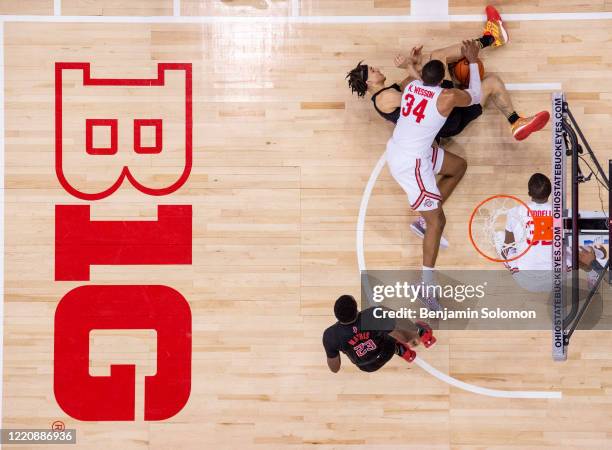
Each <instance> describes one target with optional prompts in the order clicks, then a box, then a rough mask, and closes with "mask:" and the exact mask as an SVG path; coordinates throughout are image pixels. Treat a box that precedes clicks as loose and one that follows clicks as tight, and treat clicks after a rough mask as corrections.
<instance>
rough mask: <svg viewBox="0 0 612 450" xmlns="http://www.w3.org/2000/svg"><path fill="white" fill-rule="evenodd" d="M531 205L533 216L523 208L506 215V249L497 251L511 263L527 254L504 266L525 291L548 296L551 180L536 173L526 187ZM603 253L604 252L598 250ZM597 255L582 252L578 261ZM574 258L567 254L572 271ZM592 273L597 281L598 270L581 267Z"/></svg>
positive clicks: (549, 280)
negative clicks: (546, 293)
mask: <svg viewBox="0 0 612 450" xmlns="http://www.w3.org/2000/svg"><path fill="white" fill-rule="evenodd" d="M527 188H528V193H529V197H530V201H529V202H528V203H527V206H528V207H529V210H530V211H531V214H529V212H528V211H527V209H526V208H525V207H524V206H522V205H520V206H517V207H515V208H512V209H511V210H510V211H508V213H507V214H506V231H505V234H506V235H505V239H504V242H505V248H504V249H503V250H502V249H501V248H500V249H498V253H499V254H500V256H501V257H502V258H504V259H512V258H513V257H516V255H520V254H521V253H523V252H525V250H527V248H528V247H529V246H530V245H531V248H529V250H527V252H526V253H525V254H524V255H523V256H521V257H520V258H518V259H515V260H513V261H508V262H506V263H504V265H505V266H506V268H507V269H508V270H510V272H512V276H513V278H514V279H515V281H516V282H517V283H518V285H519V286H521V287H522V288H523V289H525V290H527V291H530V292H549V291H550V289H551V286H552V284H551V281H552V280H551V277H552V272H551V267H552V248H553V246H552V243H553V241H552V240H553V231H552V230H553V217H552V205H551V203H550V200H549V198H550V193H551V184H550V179H549V178H548V177H547V176H546V175H544V174H541V173H534V174H533V175H532V176H531V178H529V182H528V184H527ZM595 248H596V250H597V251H599V252H603V256H602V257H601V258H605V256H606V254H605V249H604V248H603V247H601V248H598V247H595ZM591 252H595V250H594V249H593V248H590V247H589V248H581V249H580V255H579V258H580V260H581V262H582V261H583V260H585V259H588V255H589V254H590V253H591ZM571 264H572V261H571V255H570V254H569V252H568V255H567V261H566V265H567V267H568V268H570V270H571ZM582 268H583V269H585V270H586V271H587V272H589V281H590V280H591V278H593V277H595V278H596V277H597V270H596V269H595V268H591V267H590V264H589V268H588V269H587V268H586V267H582Z"/></svg>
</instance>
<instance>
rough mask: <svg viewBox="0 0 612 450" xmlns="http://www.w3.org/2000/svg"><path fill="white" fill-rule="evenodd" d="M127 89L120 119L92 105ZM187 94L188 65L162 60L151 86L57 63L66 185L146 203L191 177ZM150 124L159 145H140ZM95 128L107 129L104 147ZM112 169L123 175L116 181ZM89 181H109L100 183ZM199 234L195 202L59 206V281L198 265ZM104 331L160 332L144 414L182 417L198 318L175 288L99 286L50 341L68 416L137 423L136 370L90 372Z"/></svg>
mask: <svg viewBox="0 0 612 450" xmlns="http://www.w3.org/2000/svg"><path fill="white" fill-rule="evenodd" d="M68 79H69V81H68ZM126 86H129V87H130V90H131V91H130V95H131V96H133V98H132V97H130V99H131V100H133V101H132V102H130V103H125V101H123V103H121V105H122V109H121V113H120V114H117V115H116V117H108V116H106V115H105V112H104V111H107V110H108V108H107V109H106V110H105V109H104V108H98V105H97V103H96V99H98V100H99V99H100V98H106V97H108V96H120V95H121V93H120V92H119V91H117V89H118V88H119V87H122V88H125V87H126ZM177 87H178V89H177ZM69 90H70V92H67V91H69ZM119 98H121V97H119ZM156 98H161V99H162V100H164V102H162V103H161V104H160V105H157V108H156V107H155V106H154V105H153V106H152V100H151V99H156ZM191 98H192V92H191V64H159V65H158V75H157V78H153V79H131V78H130V79H115V78H113V79H106V78H92V77H91V74H90V67H89V64H88V63H57V64H56V67H55V102H56V103H55V126H56V127H55V154H56V167H55V169H56V173H57V177H58V180H59V182H60V184H61V185H62V186H63V187H64V189H65V190H66V191H67V192H69V193H70V194H72V195H74V196H75V197H78V198H80V199H84V200H99V199H102V198H105V197H108V196H110V195H112V194H113V193H114V192H115V191H117V189H119V187H120V186H122V184H124V181H125V180H126V179H127V180H128V181H129V183H130V184H131V186H133V187H134V188H136V189H137V190H138V191H140V192H142V193H145V194H148V195H156V196H160V195H167V194H170V193H172V192H175V191H176V190H178V189H179V188H180V187H181V186H182V185H183V184H184V183H185V182H186V181H187V178H188V177H189V173H190V170H191V164H192V154H191V152H192V143H191V139H192V135H191V133H192V103H191ZM147 102H148V103H147ZM132 103H133V104H132ZM177 105H179V106H177ZM98 109H99V111H98ZM83 111H85V112H86V114H87V117H83ZM151 111H153V116H152V113H151ZM147 128H150V129H149V130H148V131H150V133H149V134H150V135H151V136H152V142H143V141H144V139H143V134H144V133H145V132H146V129H147ZM99 131H102V132H106V136H105V137H106V139H104V136H103V139H102V140H101V141H102V142H101V141H100V139H99V137H100V133H99ZM121 136H124V137H125V136H128V138H127V139H123V142H125V141H127V142H130V143H133V145H131V146H130V147H131V148H121V147H120V146H119V142H120V141H121V139H120V137H121ZM100 158H102V162H100V161H101V160H100ZM134 158H136V159H137V162H138V158H149V159H148V160H147V161H148V162H150V164H134V167H132V166H131V164H130V162H134ZM170 160H171V161H172V164H164V161H170ZM176 161H182V163H181V167H180V169H179V171H178V172H177V173H176V174H175V175H174V176H169V175H168V174H167V173H166V172H164V173H163V177H158V178H159V179H160V180H159V181H156V182H157V183H158V184H157V185H155V184H154V183H155V182H150V183H153V185H145V184H144V183H143V182H141V181H139V176H140V175H142V176H143V178H144V176H146V175H150V173H147V172H146V171H144V172H143V173H142V174H140V175H139V171H143V170H144V169H143V167H148V168H149V169H150V167H161V166H164V167H167V166H171V167H174V166H176ZM109 165H111V166H115V167H117V171H116V172H115V173H114V174H113V173H111V172H110V171H108V170H107V168H108V166H109ZM90 174H95V175H96V176H99V177H100V178H104V177H107V178H106V179H104V180H99V179H95V181H94V182H92V181H91V180H90V179H89V178H88V175H90ZM156 180H157V178H156ZM125 186H126V188H127V187H128V186H129V185H128V184H125ZM192 236H193V234H192V210H191V205H159V206H158V217H157V220H155V221H151V220H148V221H93V220H91V218H90V206H89V205H57V206H56V214H55V280H56V281H89V280H90V267H91V266H92V265H101V264H104V265H126V264H130V265H134V264H148V265H151V264H191V262H192ZM105 329H151V330H155V331H156V333H157V373H156V374H155V375H154V376H147V377H146V378H145V414H144V417H145V420H163V419H167V418H169V417H172V416H173V415H175V414H176V413H178V412H179V411H180V410H181V409H182V408H183V407H184V406H185V404H186V402H187V400H188V398H189V392H190V389H191V310H190V308H189V304H188V303H187V301H186V300H185V298H184V297H183V296H182V295H181V294H180V293H179V292H177V291H176V290H174V289H172V288H170V287H168V286H163V285H152V286H150V285H110V286H109V285H95V284H94V285H87V286H81V287H77V288H76V289H73V290H72V291H70V292H68V293H67V294H66V295H65V296H64V297H63V298H62V300H61V301H60V303H59V304H58V307H57V310H56V313H55V333H54V340H55V342H54V349H55V350H54V392H55V397H56V399H57V402H58V404H59V405H60V406H61V408H62V409H63V410H64V411H65V412H66V413H67V414H68V415H70V416H71V417H73V418H75V419H79V420H90V421H97V420H134V417H135V411H134V409H135V382H136V381H135V366H134V365H123V364H122V365H112V366H111V371H110V376H107V377H105V376H91V375H90V374H89V334H90V332H91V331H92V330H105Z"/></svg>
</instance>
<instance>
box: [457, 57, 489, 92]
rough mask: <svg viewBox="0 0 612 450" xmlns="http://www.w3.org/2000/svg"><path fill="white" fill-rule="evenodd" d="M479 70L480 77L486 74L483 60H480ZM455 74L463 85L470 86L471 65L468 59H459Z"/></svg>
mask: <svg viewBox="0 0 612 450" xmlns="http://www.w3.org/2000/svg"><path fill="white" fill-rule="evenodd" d="M478 71H479V72H480V79H481V80H482V77H483V76H484V64H482V61H481V60H480V59H479V60H478ZM453 75H454V76H455V79H456V80H457V82H459V83H460V84H461V85H462V86H466V87H469V84H470V65H469V64H468V62H467V59H465V58H463V59H460V60H459V61H457V64H455V67H454V68H453Z"/></svg>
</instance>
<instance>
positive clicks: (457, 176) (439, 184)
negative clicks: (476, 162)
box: [410, 147, 467, 248]
mask: <svg viewBox="0 0 612 450" xmlns="http://www.w3.org/2000/svg"><path fill="white" fill-rule="evenodd" d="M430 164H431V168H430V170H432V173H429V172H426V173H425V174H424V175H423V177H422V181H421V182H420V184H419V186H420V185H421V184H422V185H424V186H426V188H427V189H428V191H429V192H432V193H434V194H435V195H436V196H439V197H441V198H440V200H438V201H435V202H434V200H433V199H432V198H429V199H425V201H424V202H423V203H421V204H420V205H417V206H413V208H416V210H417V211H419V212H420V211H421V210H422V209H423V208H430V209H433V208H435V207H437V205H438V202H439V203H440V204H442V203H443V202H445V201H446V200H447V199H448V198H449V197H450V195H451V194H452V193H453V191H454V190H455V188H456V187H457V185H458V184H459V182H460V181H461V178H463V175H464V174H465V171H466V169H467V162H466V161H465V159H463V158H461V157H460V156H457V155H455V154H454V153H450V152H447V151H446V150H444V149H443V148H442V147H432V149H431V153H430V155H429V156H428V159H427V167H428V169H429V165H430ZM427 175H429V176H427ZM435 175H441V177H440V179H439V180H437V181H436V179H435ZM410 229H411V230H412V231H413V232H414V233H415V234H416V235H417V236H419V237H420V238H424V237H425V232H426V230H427V221H426V220H425V218H424V217H423V216H421V217H419V218H418V219H417V220H416V221H414V222H413V223H412V224H410ZM440 245H441V246H442V247H443V248H447V247H448V246H449V243H448V240H447V239H446V238H445V237H444V236H441V237H440Z"/></svg>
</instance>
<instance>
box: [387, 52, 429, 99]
mask: <svg viewBox="0 0 612 450" xmlns="http://www.w3.org/2000/svg"><path fill="white" fill-rule="evenodd" d="M422 49H423V46H420V47H413V48H412V51H411V52H410V57H409V58H406V57H405V56H404V55H397V56H396V57H395V59H394V61H393V62H394V63H395V67H397V68H400V69H405V70H406V75H407V76H406V78H404V80H403V81H402V82H401V84H400V86H401V88H402V91H403V90H404V89H406V86H407V85H408V84H409V83H410V82H412V81H414V80H420V79H421V74H420V72H419V69H418V68H417V64H418V61H419V59H420V57H421V53H420V52H421V50H422Z"/></svg>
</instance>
